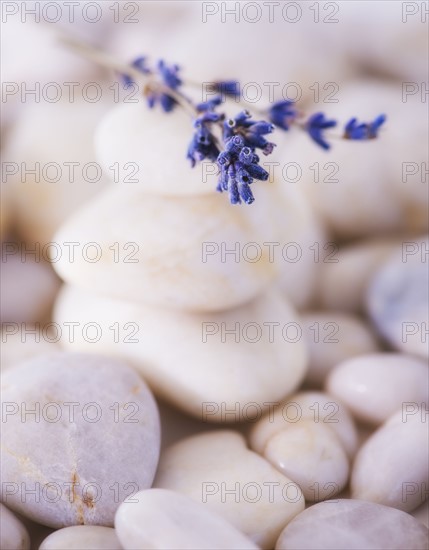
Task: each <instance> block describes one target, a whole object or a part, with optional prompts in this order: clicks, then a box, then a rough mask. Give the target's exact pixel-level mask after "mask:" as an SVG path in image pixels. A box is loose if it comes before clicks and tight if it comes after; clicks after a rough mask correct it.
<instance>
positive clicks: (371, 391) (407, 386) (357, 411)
mask: <svg viewBox="0 0 429 550" xmlns="http://www.w3.org/2000/svg"><path fill="white" fill-rule="evenodd" d="M326 390H327V391H328V393H330V394H331V395H334V396H336V397H338V398H339V399H341V400H342V401H343V403H344V404H345V405H346V406H347V407H348V409H349V410H350V411H351V412H352V413H353V415H354V416H355V417H356V418H357V419H358V420H360V421H363V422H370V423H371V424H381V423H382V422H384V421H385V420H387V419H388V418H389V417H390V416H392V414H394V413H395V412H396V411H397V410H399V409H400V408H401V407H402V405H403V404H404V403H407V402H408V403H417V404H418V405H423V404H427V403H428V401H429V388H428V369H427V365H426V363H425V362H424V361H423V360H421V359H419V358H417V357H413V356H411V355H405V354H402V353H375V354H370V355H362V356H359V357H354V358H352V359H348V360H346V361H344V362H342V363H340V364H339V365H337V366H336V367H335V368H334V369H333V370H332V371H331V373H330V374H329V377H328V379H327V382H326Z"/></svg>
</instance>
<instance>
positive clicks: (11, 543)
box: [0, 504, 30, 550]
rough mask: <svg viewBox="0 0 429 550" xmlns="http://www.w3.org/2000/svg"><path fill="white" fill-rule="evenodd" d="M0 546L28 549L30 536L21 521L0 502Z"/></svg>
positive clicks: (10, 548) (4, 548) (7, 548)
mask: <svg viewBox="0 0 429 550" xmlns="http://www.w3.org/2000/svg"><path fill="white" fill-rule="evenodd" d="M0 527H1V529H0V548H1V549H2V550H29V549H30V537H29V535H28V532H27V529H26V528H25V526H24V525H23V524H22V523H21V521H20V520H19V519H18V518H17V517H16V516H15V515H14V514H13V513H12V512H11V511H10V510H8V509H7V508H6V506H5V505H4V504H0Z"/></svg>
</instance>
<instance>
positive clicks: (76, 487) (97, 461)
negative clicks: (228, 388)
mask: <svg viewBox="0 0 429 550" xmlns="http://www.w3.org/2000/svg"><path fill="white" fill-rule="evenodd" d="M2 400H3V404H4V405H3V406H4V409H3V414H4V418H3V424H2V453H1V458H2V474H3V480H4V483H3V485H2V500H3V501H4V502H5V504H7V505H8V506H9V507H10V508H12V509H13V510H16V511H18V512H20V513H22V514H23V515H25V516H26V517H28V518H30V519H32V520H34V521H37V522H39V523H42V524H44V525H48V526H50V527H55V528H59V527H66V526H71V525H80V524H87V525H94V524H95V525H101V526H111V525H112V524H113V518H114V514H115V511H116V509H117V508H118V506H119V504H120V503H121V502H122V501H123V500H124V499H125V498H127V497H128V496H129V495H130V494H131V493H133V492H137V491H138V490H140V489H142V488H147V487H150V485H151V483H152V480H153V477H154V474H155V469H156V466H157V462H158V456H159V447H160V428H159V417H158V411H157V408H156V404H155V402H154V399H153V397H152V395H151V393H150V392H149V390H148V389H147V387H146V384H145V383H144V381H143V380H142V379H141V378H140V377H139V376H138V374H137V373H136V372H135V371H133V370H132V369H131V368H130V367H128V366H127V365H126V364H124V363H122V362H120V361H118V360H114V359H108V358H106V357H101V356H88V355H83V354H82V355H81V354H69V353H59V354H55V355H49V356H47V357H43V356H41V357H37V358H35V359H33V360H30V361H27V362H25V363H22V364H21V365H20V366H16V367H13V368H11V369H9V370H7V371H6V372H5V373H4V375H3V376H2ZM31 410H33V411H35V412H33V414H31V412H30V411H31ZM41 442H43V444H41ZM31 490H33V491H35V492H34V494H31V493H30V491H31Z"/></svg>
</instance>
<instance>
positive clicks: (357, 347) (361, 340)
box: [301, 311, 379, 399]
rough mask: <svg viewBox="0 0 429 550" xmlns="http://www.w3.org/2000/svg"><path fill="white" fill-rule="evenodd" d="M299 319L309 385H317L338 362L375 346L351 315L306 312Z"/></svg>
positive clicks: (372, 335) (306, 379)
mask: <svg viewBox="0 0 429 550" xmlns="http://www.w3.org/2000/svg"><path fill="white" fill-rule="evenodd" d="M301 319H302V325H303V330H304V334H305V340H306V343H307V346H308V352H309V365H308V371H307V376H306V378H305V381H306V382H307V384H309V385H311V386H313V387H321V386H322V385H323V383H324V381H325V379H326V377H327V376H328V374H329V373H330V372H331V370H332V369H333V368H334V367H335V366H336V365H337V364H338V363H340V362H342V361H345V360H346V359H349V358H351V357H354V356H356V355H362V354H366V353H371V352H376V351H378V349H379V346H378V344H377V340H376V338H375V336H374V334H373V333H372V332H371V330H370V328H369V327H368V326H367V325H365V323H363V322H362V321H361V320H360V319H359V318H358V317H355V316H354V315H350V314H347V313H341V312H335V311H329V312H328V311H327V312H317V311H310V312H306V313H303V314H302V315H301ZM335 395H337V396H338V397H339V398H340V399H341V397H342V396H341V395H340V394H338V393H336V394H335Z"/></svg>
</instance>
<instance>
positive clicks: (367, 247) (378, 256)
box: [316, 238, 399, 313]
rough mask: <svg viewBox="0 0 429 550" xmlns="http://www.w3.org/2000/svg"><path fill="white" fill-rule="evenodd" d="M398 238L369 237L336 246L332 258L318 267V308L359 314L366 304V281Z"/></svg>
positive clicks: (390, 250)
mask: <svg viewBox="0 0 429 550" xmlns="http://www.w3.org/2000/svg"><path fill="white" fill-rule="evenodd" d="M398 243H399V240H398V239H387V238H384V239H380V238H376V239H371V240H364V241H359V242H358V243H357V244H351V245H345V246H339V248H338V250H336V252H335V255H334V256H333V257H332V258H330V259H331V260H338V262H334V261H329V262H328V261H325V262H323V263H322V265H321V268H320V274H319V278H318V284H317V290H316V295H317V299H316V300H317V303H318V306H319V307H320V308H321V309H328V310H339V311H344V312H348V313H360V312H362V310H363V309H364V306H365V295H366V291H367V287H368V284H369V282H370V280H371V278H372V276H373V274H374V273H375V272H376V271H377V269H378V268H379V267H380V266H381V265H382V264H383V262H384V261H385V259H386V258H388V257H389V255H390V254H391V253H392V251H393V250H394V249H395V247H396V246H397V245H398Z"/></svg>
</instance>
